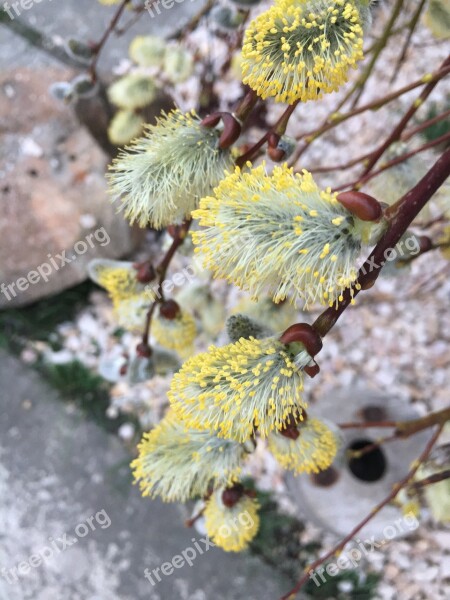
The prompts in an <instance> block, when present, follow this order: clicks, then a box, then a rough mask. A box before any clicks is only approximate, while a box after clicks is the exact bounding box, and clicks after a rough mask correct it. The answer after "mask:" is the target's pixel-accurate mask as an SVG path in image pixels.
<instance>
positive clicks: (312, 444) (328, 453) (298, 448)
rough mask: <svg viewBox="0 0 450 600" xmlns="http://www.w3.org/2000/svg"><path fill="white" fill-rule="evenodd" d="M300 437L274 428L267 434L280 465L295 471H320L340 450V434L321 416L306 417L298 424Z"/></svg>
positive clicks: (297, 472)
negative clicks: (275, 430) (281, 432)
mask: <svg viewBox="0 0 450 600" xmlns="http://www.w3.org/2000/svg"><path fill="white" fill-rule="evenodd" d="M297 430H298V433H299V435H298V437H297V439H290V438H289V437H285V436H284V435H282V434H280V433H278V432H274V433H271V434H270V435H269V437H268V440H267V441H268V446H269V450H270V452H272V454H273V455H274V456H275V458H276V459H277V460H278V462H279V463H280V465H281V466H282V467H284V468H285V469H290V470H292V471H294V472H295V473H296V474H299V473H318V472H319V471H323V470H324V469H328V467H329V466H330V465H331V463H332V462H333V460H334V458H335V456H336V453H337V450H338V437H337V436H336V434H335V432H334V431H332V429H331V428H330V427H328V425H326V424H325V423H324V422H323V421H320V420H319V419H310V418H306V419H305V420H304V421H303V422H302V423H300V424H299V425H298V426H297Z"/></svg>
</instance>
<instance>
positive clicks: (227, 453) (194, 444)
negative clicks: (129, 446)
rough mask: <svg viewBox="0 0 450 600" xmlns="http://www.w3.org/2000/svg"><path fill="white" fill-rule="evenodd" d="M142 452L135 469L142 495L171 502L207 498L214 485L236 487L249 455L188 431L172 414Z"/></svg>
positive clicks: (232, 445) (146, 439)
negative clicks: (211, 486) (246, 457)
mask: <svg viewBox="0 0 450 600" xmlns="http://www.w3.org/2000/svg"><path fill="white" fill-rule="evenodd" d="M138 450H139V455H138V457H137V458H136V459H135V460H134V461H133V462H132V463H131V468H132V470H133V474H134V477H135V480H136V482H139V486H140V489H141V492H142V495H143V496H150V497H156V496H160V497H161V498H162V499H163V500H164V501H168V502H170V501H180V502H185V501H186V500H189V499H192V498H195V497H196V496H200V497H202V496H205V495H206V494H207V492H208V489H209V486H210V484H211V483H214V484H215V485H218V486H226V485H229V484H232V483H234V482H235V481H236V479H237V475H238V474H239V472H240V470H241V464H242V462H243V460H244V458H245V456H246V454H247V451H246V448H245V447H244V446H243V445H242V444H239V443H237V442H235V441H232V440H223V439H219V438H218V437H216V436H214V435H213V434H210V433H209V432H207V431H194V430H192V429H187V428H185V426H184V424H183V423H182V422H180V421H179V420H177V419H176V417H175V416H174V415H173V414H172V413H169V414H168V415H166V417H165V418H164V419H163V420H162V421H161V423H159V425H158V426H157V427H155V429H153V430H152V431H151V432H150V433H145V434H144V436H143V438H142V440H141V442H140V444H139V446H138Z"/></svg>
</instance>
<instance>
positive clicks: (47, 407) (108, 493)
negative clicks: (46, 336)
mask: <svg viewBox="0 0 450 600" xmlns="http://www.w3.org/2000/svg"><path fill="white" fill-rule="evenodd" d="M0 381H1V382H2V390H1V393H0V412H1V415H2V416H1V419H0V440H1V442H0V498H1V510H0V538H1V543H0V600H63V599H64V600H67V599H68V598H70V600H88V599H89V600H106V599H107V600H175V599H176V600H212V598H214V599H217V600H238V599H239V600H241V599H242V598H245V599H246V600H272V599H274V600H275V599H276V598H278V597H279V596H280V595H281V593H282V592H283V590H284V591H286V590H285V587H286V583H284V585H283V582H281V581H280V580H278V578H277V575H276V574H275V573H274V571H273V570H272V569H271V568H269V567H267V566H265V565H263V564H262V563H261V562H260V561H259V560H258V559H256V558H254V557H250V556H248V555H245V554H240V555H234V554H226V553H224V552H222V551H220V550H218V549H217V548H210V549H208V550H207V551H205V552H204V553H203V554H202V555H200V554H199V553H198V555H197V556H196V557H195V558H193V560H192V566H191V567H189V566H187V565H185V566H183V567H181V568H179V569H175V571H174V573H173V574H172V575H168V576H163V577H162V580H161V582H160V583H157V582H156V585H154V586H152V585H151V584H150V583H149V581H147V579H145V577H144V569H145V568H146V567H148V568H149V569H150V571H152V570H153V569H155V568H156V567H159V566H161V564H162V563H164V562H167V561H171V560H172V557H173V556H175V555H179V554H181V553H182V552H183V551H184V550H185V549H187V548H188V547H192V546H193V545H194V542H192V538H194V539H195V540H196V541H197V543H198V544H199V545H200V547H203V546H204V544H203V543H201V542H200V539H201V538H202V536H201V535H200V534H199V533H197V532H196V531H195V530H189V529H185V528H184V527H183V519H184V518H186V516H187V515H186V513H185V511H184V508H183V507H181V506H177V505H170V504H162V503H160V502H157V501H150V500H148V499H144V498H142V497H141V496H140V494H139V492H138V490H137V489H136V487H134V486H132V485H131V481H130V471H129V467H128V463H129V460H130V457H129V455H128V453H127V452H126V451H125V450H124V449H123V447H122V446H121V444H120V442H119V441H118V440H117V438H116V437H114V436H112V435H108V434H107V433H105V432H104V431H103V430H101V429H99V428H98V427H97V426H96V425H94V424H92V423H90V422H86V421H85V418H84V417H83V416H82V415H81V414H79V413H78V412H77V411H76V410H74V409H71V407H68V406H67V405H65V404H63V403H62V402H61V401H59V400H58V399H57V396H56V394H55V393H54V392H53V391H52V390H51V389H49V388H48V387H47V386H46V384H45V382H43V381H42V380H41V379H40V378H39V377H38V376H37V375H36V374H35V373H33V372H32V371H28V370H27V369H26V368H25V367H24V366H23V365H22V364H21V363H19V362H18V361H16V360H15V359H13V358H10V357H7V356H5V355H4V354H0ZM102 511H104V512H102ZM98 513H101V516H98V517H96V515H98ZM105 515H106V516H105ZM89 517H95V518H94V519H91V523H92V524H93V526H94V529H93V528H92V527H90V528H89V531H88V532H87V533H86V527H85V526H86V524H87V523H88V522H89ZM108 520H109V521H110V525H109V526H108ZM82 524H84V525H82ZM64 534H67V540H68V541H70V542H72V541H73V540H74V539H76V540H77V541H76V543H74V544H72V545H71V546H70V547H68V548H66V549H65V550H64V551H60V550H61V549H62V547H63V543H62V541H61V538H63V537H64ZM53 543H55V544H56V547H57V548H58V551H56V550H55V551H54V553H53V556H52V557H49V558H48V559H47V560H46V561H45V562H44V563H43V564H41V565H40V566H34V567H33V566H31V567H29V569H28V573H27V574H24V575H22V576H20V578H19V580H18V581H16V582H14V576H13V575H12V574H11V571H10V570H11V569H13V568H14V567H18V565H19V564H20V563H21V562H24V561H27V562H28V561H29V559H30V556H31V555H33V554H40V553H42V552H43V549H44V548H45V547H49V548H50V549H52V547H54V546H52V544H53ZM44 554H45V555H49V552H48V551H47V552H44ZM21 568H22V570H23V569H24V566H23V565H22V567H21ZM4 569H7V570H8V571H4ZM166 569H167V567H166ZM7 577H9V579H10V580H11V579H12V580H13V583H11V584H8V582H7Z"/></svg>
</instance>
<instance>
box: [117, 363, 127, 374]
mask: <svg viewBox="0 0 450 600" xmlns="http://www.w3.org/2000/svg"><path fill="white" fill-rule="evenodd" d="M127 371H128V365H127V364H126V363H125V364H124V365H122V366H121V367H120V370H119V375H126V374H127Z"/></svg>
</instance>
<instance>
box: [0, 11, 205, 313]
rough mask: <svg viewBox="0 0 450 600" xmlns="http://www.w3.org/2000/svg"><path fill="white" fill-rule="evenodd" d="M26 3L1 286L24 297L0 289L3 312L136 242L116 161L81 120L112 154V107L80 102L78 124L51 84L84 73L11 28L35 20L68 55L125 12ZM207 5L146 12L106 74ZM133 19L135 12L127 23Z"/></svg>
mask: <svg viewBox="0 0 450 600" xmlns="http://www.w3.org/2000/svg"><path fill="white" fill-rule="evenodd" d="M10 4H11V3H10ZM22 4H23V3H20V4H19V9H20V10H19V12H20V15H16V14H15V13H14V11H13V13H12V14H13V17H14V19H13V20H12V21H11V20H8V18H7V17H6V16H5V13H3V10H1V15H0V16H1V17H2V22H1V23H0V44H1V48H2V51H1V53H0V66H1V67H2V75H1V77H0V115H2V117H1V119H0V210H1V212H0V215H1V216H0V265H1V266H0V284H1V283H4V284H7V285H9V284H14V288H13V290H15V292H16V295H14V293H13V291H11V290H10V291H9V292H8V293H0V308H5V307H8V308H10V307H12V306H20V305H24V304H27V303H30V302H32V301H34V300H37V299H39V298H42V297H45V296H48V295H51V294H54V293H57V292H59V291H61V290H63V289H65V288H67V287H70V286H72V285H75V284H76V283H79V282H80V281H82V280H83V279H85V277H86V263H87V262H88V261H89V260H90V259H91V258H94V257H96V256H106V257H115V258H118V257H120V256H123V255H124V254H126V253H128V252H130V250H131V249H132V247H133V239H134V235H133V234H132V232H131V230H130V228H129V227H128V225H127V223H126V222H124V220H123V219H122V217H121V216H117V215H116V210H115V208H113V207H111V206H110V204H109V202H108V200H107V197H106V192H105V182H104V171H105V166H106V164H107V162H108V160H109V159H108V157H107V156H106V155H105V154H104V153H103V151H102V150H100V148H99V147H98V146H97V145H96V144H95V142H93V140H92V137H91V136H90V135H89V133H88V131H87V129H86V128H84V127H82V126H81V125H80V124H79V120H81V121H83V122H85V123H86V124H87V126H88V127H89V129H90V130H91V131H92V132H93V133H94V135H96V137H97V139H98V140H99V141H100V143H101V144H102V145H103V147H104V148H106V150H108V149H109V148H108V142H107V141H106V136H105V129H106V125H107V121H108V118H107V117H106V116H105V114H104V108H100V110H99V106H98V102H96V100H95V98H94V99H93V100H92V101H87V100H84V101H83V102H81V103H79V104H78V106H77V115H78V119H77V118H76V117H75V116H74V114H73V110H72V108H71V107H69V106H65V105H63V104H61V103H58V102H57V101H56V100H54V99H52V98H51V97H50V95H49V93H48V89H49V86H50V85H51V84H52V83H54V82H55V81H69V80H71V79H72V78H73V77H74V76H75V75H77V74H78V73H79V72H80V70H73V71H72V70H71V69H70V68H68V67H65V66H63V65H62V63H60V62H58V60H57V59H56V58H55V57H54V56H53V55H52V53H51V52H44V51H43V50H39V49H37V48H35V47H33V46H31V45H30V44H29V43H28V42H27V41H26V40H25V39H24V38H23V37H21V36H19V35H17V34H16V33H14V32H13V30H12V29H11V25H13V26H16V25H17V24H18V23H19V22H23V23H26V24H27V25H28V26H30V27H33V28H34V29H35V30H37V31H39V32H42V33H43V34H44V36H45V37H46V39H47V42H48V44H47V45H48V47H49V48H50V50H51V48H57V49H58V50H59V51H60V52H61V49H62V48H63V45H64V40H66V39H68V38H69V37H76V38H78V39H81V40H85V41H92V40H95V39H99V38H100V37H101V35H102V34H103V32H104V30H105V29H106V27H107V25H108V23H109V21H110V19H111V16H112V14H113V13H114V10H115V7H106V6H103V5H101V4H100V3H99V2H96V1H95V0H65V1H64V2H63V1H62V0H53V1H50V0H40V1H36V2H34V3H33V2H31V3H25V6H26V8H24V7H22ZM200 7H201V0H195V1H194V0H191V1H190V2H187V1H186V2H184V3H182V4H180V3H177V4H175V5H174V6H173V8H172V9H170V10H166V9H165V10H162V11H161V13H160V14H156V13H154V17H153V18H151V16H150V13H147V12H145V13H144V14H143V15H142V18H141V19H140V21H139V22H138V23H137V24H136V25H135V26H133V27H132V28H130V30H128V31H127V32H126V34H125V35H122V36H119V37H113V38H111V40H110V41H109V42H108V44H107V46H106V47H105V49H104V52H103V53H102V55H101V57H100V61H99V65H98V69H99V72H100V74H101V75H102V77H103V78H105V79H111V77H112V72H111V71H112V68H113V67H114V66H117V64H118V63H119V62H120V60H121V59H122V58H124V57H126V56H127V50H128V45H129V43H130V40H131V39H132V38H133V37H134V36H136V35H138V34H143V33H150V32H152V31H154V32H157V33H158V34H160V35H166V34H168V33H170V32H171V31H173V30H174V29H175V28H177V27H179V26H180V25H182V23H183V20H187V19H188V18H189V15H190V14H192V13H193V12H195V11H197V10H198V9H199V8H200ZM129 18H130V16H128V17H127V16H126V15H125V17H124V23H125V22H126V21H128V20H129ZM163 107H164V108H167V103H165V104H164V105H163ZM159 108H161V107H160V106H159V105H158V107H157V109H158V110H159ZM102 226H103V227H105V230H106V231H107V233H108V235H109V237H110V238H111V243H109V244H107V245H105V246H104V247H102V246H100V245H99V244H98V243H95V246H94V247H93V248H89V250H88V252H86V253H85V254H84V255H83V256H77V258H76V260H75V261H73V262H72V263H71V264H68V263H67V264H65V266H64V268H62V269H61V270H58V272H56V268H52V269H51V274H50V275H49V278H48V279H49V280H48V281H47V282H46V281H43V280H42V277H41V278H40V279H41V280H40V281H39V282H35V283H31V284H30V283H29V284H28V285H27V284H26V283H24V282H22V284H21V287H23V288H24V289H22V290H19V291H18V290H17V280H18V279H19V278H22V277H25V278H26V277H27V276H28V273H29V272H30V271H32V270H36V267H38V266H40V265H41V264H42V263H44V262H48V259H49V256H48V255H49V254H50V255H51V256H55V255H56V254H60V253H61V252H62V251H63V250H66V252H67V255H68V256H73V255H74V253H73V252H72V249H73V247H74V245H75V244H76V242H78V241H82V240H84V239H85V237H86V235H88V234H89V233H92V232H93V231H95V230H96V229H97V228H98V227H102ZM75 254H76V253H75ZM56 262H57V264H59V260H58V259H56ZM44 268H45V267H44ZM25 287H26V288H27V289H25Z"/></svg>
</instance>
